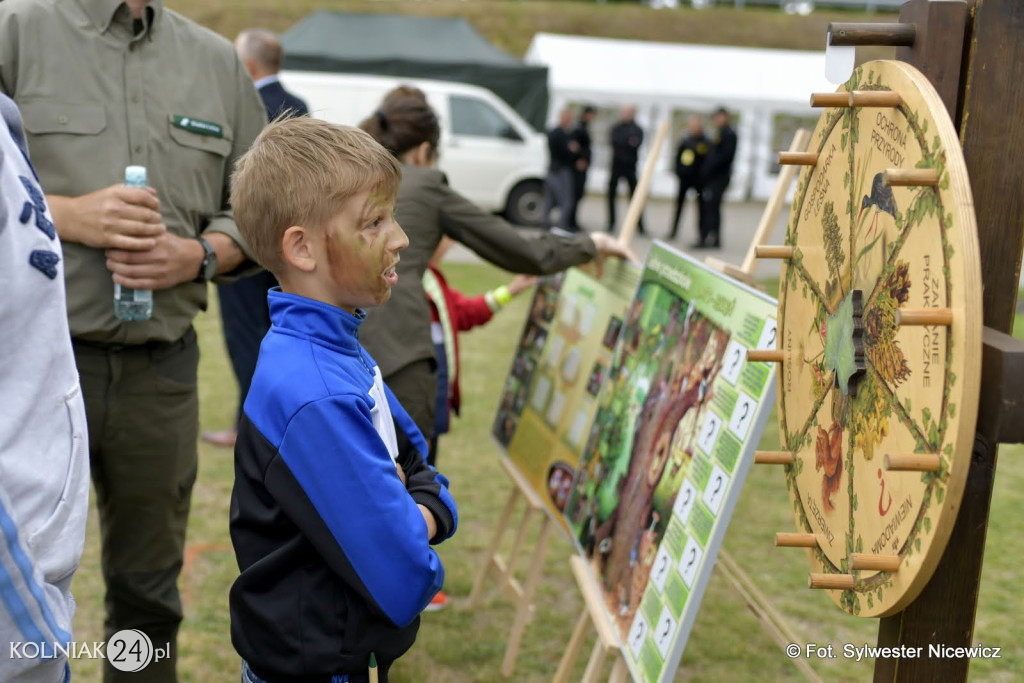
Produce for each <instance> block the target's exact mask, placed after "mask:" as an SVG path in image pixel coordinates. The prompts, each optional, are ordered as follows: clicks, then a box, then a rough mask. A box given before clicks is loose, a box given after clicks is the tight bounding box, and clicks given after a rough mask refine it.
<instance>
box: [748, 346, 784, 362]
mask: <svg viewBox="0 0 1024 683" xmlns="http://www.w3.org/2000/svg"><path fill="white" fill-rule="evenodd" d="M747 361H748V362H751V363H782V362H783V361H785V354H784V352H783V351H782V349H749V350H748V351H747Z"/></svg>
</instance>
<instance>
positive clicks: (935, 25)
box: [896, 0, 1012, 127]
mask: <svg viewBox="0 0 1024 683" xmlns="http://www.w3.org/2000/svg"><path fill="white" fill-rule="evenodd" d="M900 22H901V23H904V24H909V25H912V26H915V27H916V29H917V31H916V35H917V38H916V40H914V42H913V43H912V44H910V45H906V46H903V47H898V48H896V59H898V60H900V61H903V62H906V63H908V64H913V65H914V66H915V67H917V69H918V70H919V71H920V72H921V73H923V74H924V75H925V76H927V77H928V80H929V81H931V82H932V85H934V86H935V89H936V90H937V91H938V92H939V97H941V98H942V102H943V103H944V104H945V105H946V109H948V110H949V113H950V115H951V116H953V121H954V123H955V122H956V121H957V117H956V115H955V113H956V105H957V100H958V99H959V93H960V64H961V61H962V59H963V56H964V52H965V51H964V31H965V29H966V26H967V3H966V2H963V1H962V0H958V1H957V2H929V1H928V0H911V1H910V2H907V3H904V4H903V6H902V7H900ZM1006 63H1007V64H1011V63H1012V62H1006ZM958 127H959V126H958Z"/></svg>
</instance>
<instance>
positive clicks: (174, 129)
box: [0, 0, 264, 681]
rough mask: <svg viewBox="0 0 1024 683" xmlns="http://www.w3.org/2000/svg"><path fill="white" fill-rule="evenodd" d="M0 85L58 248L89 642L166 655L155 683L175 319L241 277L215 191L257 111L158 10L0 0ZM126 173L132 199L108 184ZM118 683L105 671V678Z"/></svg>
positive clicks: (175, 445)
mask: <svg viewBox="0 0 1024 683" xmlns="http://www.w3.org/2000/svg"><path fill="white" fill-rule="evenodd" d="M0 90H3V91H4V92H5V93H7V94H8V95H10V96H11V97H12V98H13V99H14V100H15V101H16V102H17V103H18V105H19V107H20V108H21V110H22V114H23V116H24V120H25V129H26V132H27V134H28V141H29V147H30V149H31V151H32V159H33V162H34V163H35V165H36V168H37V170H38V173H39V179H40V182H41V184H42V187H43V189H44V190H45V192H46V193H47V200H48V202H49V204H50V207H51V210H52V213H53V217H54V222H55V224H56V227H57V231H58V232H59V234H60V237H61V240H62V241H63V245H64V258H65V264H64V269H65V274H66V279H67V298H68V316H69V319H70V325H71V335H72V337H73V341H74V349H75V358H76V362H77V365H78V371H79V374H80V376H81V382H82V390H83V394H84V397H85V402H86V415H87V420H88V427H89V442H90V443H89V447H90V458H91V464H92V472H93V482H94V484H95V487H96V492H97V496H98V508H99V512H100V532H101V535H102V545H103V551H102V564H103V575H104V579H105V581H106V585H107V594H106V612H107V614H106V622H105V629H106V635H107V637H109V636H110V635H112V634H113V633H115V632H117V631H119V630H122V629H126V628H128V629H130V628H138V629H140V630H142V631H144V632H145V633H146V634H147V635H148V636H149V638H150V640H151V641H152V642H153V645H154V647H163V646H164V644H165V643H168V642H169V643H170V644H171V657H169V658H167V659H164V660H162V661H160V662H153V663H151V664H150V665H149V666H147V667H146V669H145V680H147V681H172V680H174V679H175V657H176V650H177V646H176V644H175V641H176V637H177V630H178V624H179V623H180V621H181V617H182V611H181V601H180V598H179V595H178V590H177V578H178V574H179V572H180V570H181V565H182V556H183V551H184V544H185V526H186V522H187V518H188V509H189V501H190V496H191V491H192V484H193V482H194V481H195V475H196V466H197V457H196V438H197V431H198V400H197V396H196V370H197V365H198V358H199V351H198V347H197V345H196V336H195V332H194V331H193V330H192V319H193V318H194V317H195V315H196V314H197V313H198V312H199V311H200V310H202V309H205V307H206V296H207V284H206V283H207V281H208V280H210V279H211V278H214V277H215V276H223V275H228V274H230V275H235V274H237V273H238V272H239V271H241V270H243V269H245V268H246V267H248V266H250V265H251V263H250V262H249V260H248V258H247V254H246V253H245V245H244V243H243V242H242V239H241V237H240V234H239V232H238V228H237V226H236V225H235V223H234V220H233V219H232V217H231V212H230V207H229V206H228V200H227V190H226V188H227V185H228V179H229V176H230V173H231V170H232V167H233V166H234V161H235V159H236V158H237V157H238V156H240V155H241V154H242V153H243V152H245V150H246V149H247V148H248V147H249V145H250V143H251V142H252V140H253V139H254V138H255V137H256V135H257V134H258V133H259V131H260V129H261V128H262V126H263V124H264V112H263V105H262V104H261V102H260V99H259V97H258V95H257V94H256V91H255V89H254V88H253V85H252V81H251V80H250V78H249V75H248V73H247V72H246V70H245V67H244V66H243V65H242V63H241V62H240V61H239V59H238V58H237V56H236V55H235V51H234V49H233V48H232V46H231V44H230V43H229V42H228V41H226V40H224V39H222V38H220V37H219V36H217V35H215V34H214V33H212V32H211V31H208V30H206V29H204V28H202V27H200V26H198V25H197V24H195V23H193V22H191V21H189V20H187V19H185V18H184V17H182V16H181V15H179V14H177V13H175V12H173V11H171V10H168V9H165V8H164V6H163V2H162V0H152V1H148V0H127V1H123V0H6V1H5V2H0ZM128 165H138V166H145V167H146V168H147V169H148V184H149V186H150V187H149V188H145V189H143V188H129V187H125V186H124V185H123V179H124V169H125V167H126V166H128ZM114 282H118V283H120V284H121V285H123V286H125V287H130V288H134V289H150V290H153V316H152V318H150V319H149V320H146V321H142V322H124V321H121V320H119V319H117V318H116V317H115V316H114V309H113V294H114ZM40 371H41V372H43V371H45V369H40ZM119 675H126V674H121V673H120V672H119V671H117V670H115V668H114V667H113V666H112V665H111V662H110V660H109V659H108V660H107V663H106V669H105V672H104V678H105V680H108V681H109V680H116V678H117V676H119Z"/></svg>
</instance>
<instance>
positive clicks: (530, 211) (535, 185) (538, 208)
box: [505, 180, 544, 227]
mask: <svg viewBox="0 0 1024 683" xmlns="http://www.w3.org/2000/svg"><path fill="white" fill-rule="evenodd" d="M543 210H544V184H543V183H542V182H541V181H539V180H524V181H522V182H521V183H519V184H518V185H516V186H515V187H513V188H512V191H511V192H509V193H508V204H506V205H505V218H506V219H507V220H508V222H509V223H514V224H515V225H525V226H530V227H537V226H539V225H540V219H541V213H542V212H543Z"/></svg>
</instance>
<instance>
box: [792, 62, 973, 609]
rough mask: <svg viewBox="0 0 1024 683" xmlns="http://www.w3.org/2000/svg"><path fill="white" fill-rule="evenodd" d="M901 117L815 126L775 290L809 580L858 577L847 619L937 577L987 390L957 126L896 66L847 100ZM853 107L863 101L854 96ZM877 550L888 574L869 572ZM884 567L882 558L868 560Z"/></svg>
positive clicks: (898, 604)
mask: <svg viewBox="0 0 1024 683" xmlns="http://www.w3.org/2000/svg"><path fill="white" fill-rule="evenodd" d="M842 90H846V91H854V92H863V93H866V94H867V95H872V94H877V93H896V94H897V95H898V96H899V97H898V102H897V103H896V106H891V105H884V106H857V107H841V108H829V109H826V110H825V111H824V113H823V114H822V116H821V118H820V120H819V122H818V125H817V127H816V128H815V131H814V134H813V136H812V139H811V144H810V148H809V149H808V151H809V152H812V153H814V154H816V155H817V163H816V164H815V165H814V166H807V167H804V170H802V171H801V174H800V180H799V182H798V184H797V189H796V193H795V195H794V200H793V205H792V206H793V208H792V212H791V215H790V221H789V227H788V229H787V231H786V244H787V245H788V246H790V247H791V248H792V250H793V252H792V256H791V257H790V258H789V259H787V260H786V261H785V262H784V263H783V266H782V273H781V276H780V280H779V321H780V330H779V335H780V339H779V344H778V348H779V349H782V350H784V352H785V353H784V360H783V364H782V366H781V367H780V372H779V375H780V382H779V411H778V414H779V433H780V440H781V442H782V444H783V448H784V449H785V450H787V451H789V452H792V453H793V454H794V456H795V457H794V461H793V464H792V465H787V466H786V480H787V484H788V487H789V494H790V498H791V500H792V502H793V509H794V514H795V518H796V524H797V528H798V530H799V531H801V532H805V533H812V534H814V536H815V538H817V539H818V547H817V548H815V549H814V550H813V551H812V552H811V553H809V556H810V558H811V567H812V571H813V572H816V573H826V574H844V575H849V576H850V577H851V578H852V580H853V588H851V589H849V590H830V591H828V593H829V596H830V597H831V598H832V599H833V600H834V601H835V602H836V604H838V605H839V606H840V607H841V608H842V609H844V610H845V611H847V612H849V613H850V614H855V615H859V616H864V617H882V616H887V615H890V614H894V613H896V612H898V611H900V610H902V609H903V608H905V607H906V606H907V605H908V604H910V602H912V601H913V600H914V599H915V598H916V597H917V596H918V594H919V593H920V592H921V589H922V588H924V586H925V585H926V584H927V583H928V580H929V579H930V577H931V575H932V573H933V571H934V569H935V566H936V565H937V564H938V562H939V560H940V558H941V557H942V554H943V552H944V550H945V547H946V543H947V541H948V540H949V535H950V533H951V532H952V528H953V525H954V523H955V521H956V517H957V512H958V509H959V506H960V500H961V497H962V495H963V491H964V485H965V481H966V478H967V471H968V468H969V465H970V459H971V448H972V444H973V441H974V427H975V421H976V416H977V408H978V396H979V376H980V371H981V367H980V363H981V335H982V322H981V270H980V259H979V255H978V242H977V229H976V223H975V217H974V208H973V200H972V198H971V189H970V184H969V182H968V177H967V169H966V167H965V165H964V160H963V154H962V151H961V149H960V143H959V140H958V138H957V134H956V131H955V129H954V128H953V125H952V122H951V121H950V119H949V115H948V113H947V112H946V109H945V107H944V106H943V104H942V101H941V100H940V98H939V96H938V95H937V93H936V92H935V90H934V88H933V87H932V86H931V85H930V84H929V82H928V80H927V78H925V77H924V76H923V75H922V74H921V73H920V72H919V71H917V70H916V69H914V68H913V67H911V66H909V65H907V64H905V63H902V62H896V61H879V62H868V63H866V64H863V65H862V66H860V67H858V68H857V69H856V70H855V71H854V73H853V76H852V77H851V78H850V80H849V81H848V82H847V83H846V84H845V85H844V86H843V87H842V88H841V91H842ZM855 97H857V96H855ZM854 555H874V556H882V558H881V559H884V560H886V561H889V562H892V563H894V565H895V566H896V567H897V568H896V569H895V570H893V571H878V570H873V569H863V568H861V567H860V566H853V565H855V560H860V558H859V557H858V558H854V557H853V556H854ZM873 559H875V560H877V559H878V558H873Z"/></svg>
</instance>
